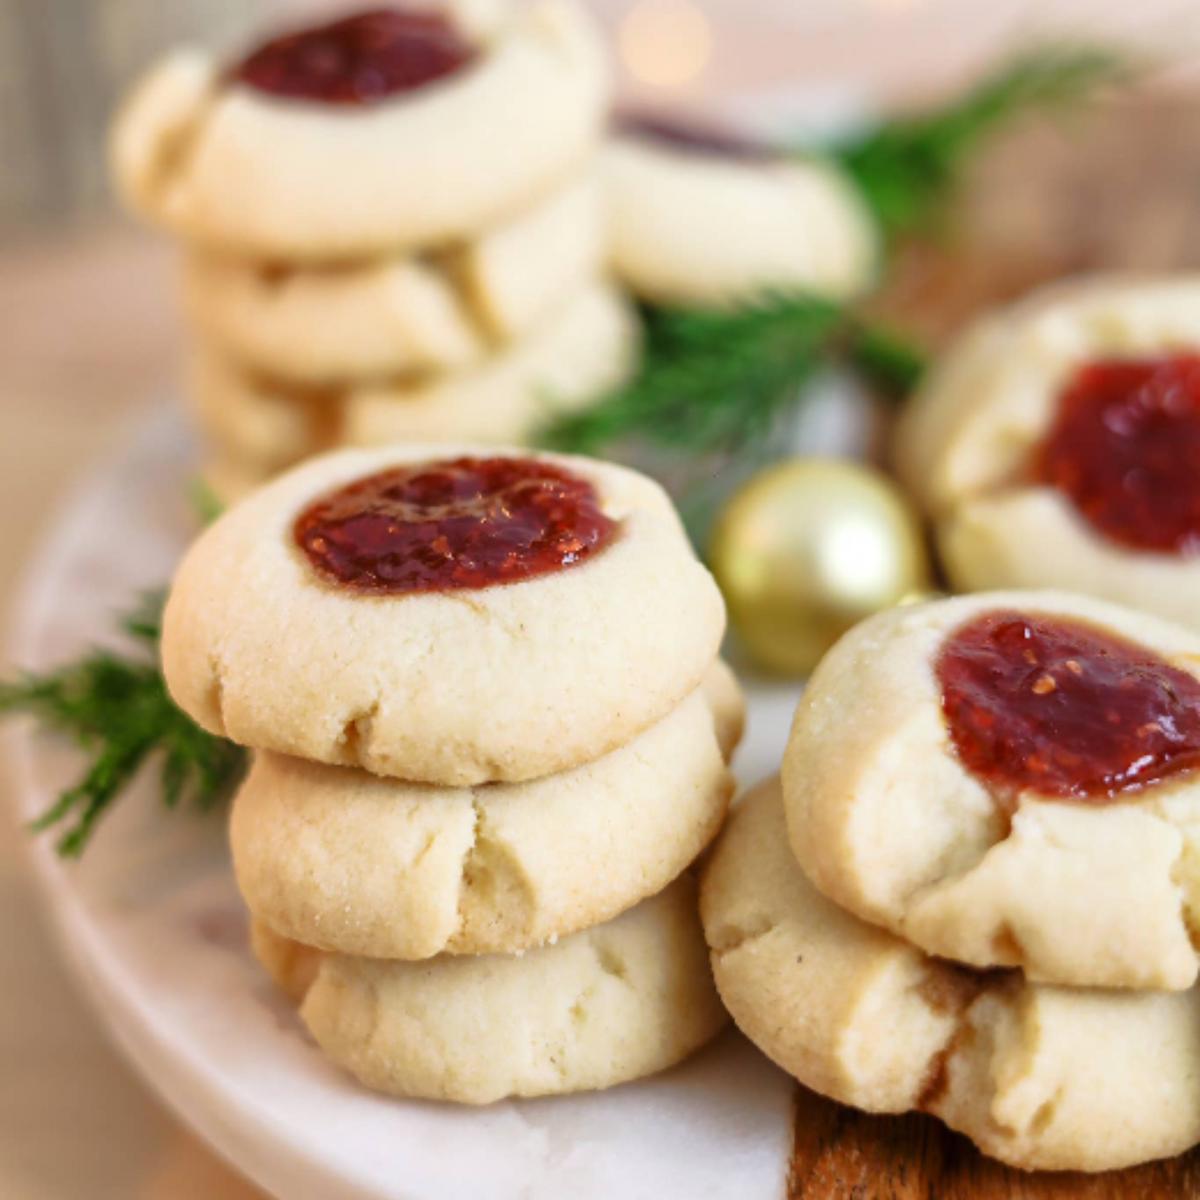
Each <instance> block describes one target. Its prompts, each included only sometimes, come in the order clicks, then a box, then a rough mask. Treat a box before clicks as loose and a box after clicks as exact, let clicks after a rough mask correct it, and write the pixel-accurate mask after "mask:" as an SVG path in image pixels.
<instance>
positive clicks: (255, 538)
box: [163, 446, 742, 1103]
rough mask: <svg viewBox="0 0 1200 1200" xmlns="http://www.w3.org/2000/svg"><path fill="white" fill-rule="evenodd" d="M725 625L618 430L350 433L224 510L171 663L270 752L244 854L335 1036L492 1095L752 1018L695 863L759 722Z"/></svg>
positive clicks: (604, 1076)
mask: <svg viewBox="0 0 1200 1200" xmlns="http://www.w3.org/2000/svg"><path fill="white" fill-rule="evenodd" d="M723 628H724V609H723V606H722V603H721V598H720V595H719V593H718V591H717V589H716V587H715V585H714V583H713V581H712V579H711V577H710V576H709V575H708V573H707V572H706V571H705V570H704V568H703V567H702V566H701V565H700V564H699V563H698V562H697V561H696V559H695V557H694V555H693V553H692V551H691V549H690V546H689V544H688V542H687V539H686V537H685V536H684V533H683V530H682V528H681V526H680V523H679V520H678V518H677V516H676V514H675V512H674V509H673V508H672V506H671V503H670V501H669V500H668V499H667V497H666V496H665V494H664V493H663V492H662V491H661V489H660V488H659V487H658V486H657V485H656V484H654V483H653V482H652V481H650V480H649V479H646V478H645V477H643V476H641V475H638V474H636V473H635V472H632V471H629V470H626V469H623V468H619V467H615V466H610V465H606V464H600V463H596V462H592V461H590V460H586V459H571V458H560V457H537V458H532V457H518V456H516V455H515V454H512V453H506V454H496V453H495V452H488V451H483V450H480V449H479V448H472V447H457V448H450V449H449V450H447V449H446V448H437V447H429V446H426V447H408V448H404V449H401V448H391V449H379V450H344V451H341V452H339V453H336V454H332V455H327V456H324V457H321V458H318V459H315V460H314V461H312V462H311V463H308V464H306V465H304V466H302V467H300V468H297V469H295V470H293V471H292V472H290V473H288V474H286V475H285V476H283V477H282V478H280V479H279V480H276V481H275V482H274V483H272V484H270V485H268V486H267V487H265V488H263V489H261V490H260V491H258V492H257V493H255V494H254V495H252V496H250V497H248V498H247V499H245V500H244V501H242V502H241V503H240V504H238V505H236V506H235V507H234V508H232V509H231V510H229V511H228V512H227V513H226V514H225V515H224V516H223V517H222V518H221V519H220V520H218V521H217V522H216V523H215V524H214V525H212V526H211V527H209V528H208V529H207V530H206V531H205V533H204V534H203V535H202V536H201V538H200V539H199V541H198V542H197V543H196V544H195V545H194V546H193V548H192V549H191V551H190V552H189V554H188V555H187V557H186V558H185V560H184V562H183V564H182V566H181V568H180V570H179V573H178V575H177V577H176V579H175V583H174V586H173V588H172V592H171V597H170V602H169V604H168V606H167V610H166V614H165V619H164V634H163V666H164V671H165V674H166V678H167V681H168V684H169V687H170V689H171V694H172V696H173V697H174V698H175V700H176V701H177V702H178V703H179V704H180V706H181V707H182V708H184V709H185V710H186V711H187V712H188V713H190V714H191V715H192V716H193V717H194V718H195V719H196V720H197V721H199V722H200V723H201V724H202V725H203V726H204V727H205V728H207V729H209V730H212V731H214V732H218V733H220V734H222V735H225V736H228V737H230V738H232V739H233V740H235V741H237V742H239V743H241V744H244V745H247V746H250V747H253V748H254V750H255V757H254V763H253V766H252V768H251V771H250V774H249V776H248V777H247V779H246V780H245V782H244V784H243V786H242V789H241V791H240V793H239V794H238V796H237V799H236V801H235V804H234V810H233V815H232V824H231V834H232V843H233V855H234V866H235V869H236V873H237V878H238V883H239V886H240V888H241V890H242V893H243V895H244V897H245V899H246V902H247V904H248V906H249V907H250V910H251V912H252V914H253V917H254V921H255V934H254V942H255V946H256V949H257V951H258V953H259V955H260V957H261V958H262V960H263V962H264V963H265V964H266V965H267V967H268V969H269V970H270V971H271V973H272V974H273V975H274V976H275V978H276V979H277V980H278V981H279V983H280V984H281V985H282V986H283V987H284V988H285V989H287V990H288V991H289V992H290V993H291V994H292V995H293V996H294V997H295V998H296V999H297V1001H299V1003H300V1012H301V1016H302V1018H303V1020H304V1022H305V1024H306V1025H307V1027H308V1028H309V1030H310V1031H311V1033H312V1035H313V1037H314V1038H315V1039H316V1041H317V1043H318V1044H319V1045H320V1046H321V1048H322V1049H323V1050H324V1051H325V1052H326V1053H327V1054H328V1055H329V1056H330V1058H332V1059H333V1060H334V1061H336V1062H338V1063H339V1064H341V1065H343V1066H344V1067H346V1068H347V1069H349V1070H350V1071H352V1072H353V1073H354V1074H355V1075H356V1076H358V1077H359V1078H360V1079H361V1080H362V1081H363V1082H365V1083H366V1084H368V1085H369V1086H371V1087H374V1088H377V1089H380V1090H383V1091H387V1092H392V1093H396V1094H401V1095H409V1096H423V1097H431V1098H437V1099H445V1100H454V1101H459V1102H464V1103H486V1102H489V1101H492V1100H496V1099H499V1098H501V1097H503V1096H509V1095H537V1094H543V1093H549V1092H562V1091H571V1090H575V1089H580V1088H598V1087H606V1086H609V1085H611V1084H615V1083H619V1082H622V1081H624V1080H628V1079H632V1078H636V1077H638V1076H642V1075H646V1074H649V1073H651V1072H654V1071H657V1070H660V1069H662V1068H664V1067H667V1066H669V1065H671V1064H673V1063H675V1062H677V1061H679V1060H680V1059H682V1058H683V1057H685V1056H686V1055H687V1054H689V1053H691V1052H692V1051H693V1050H695V1049H696V1048H697V1047H698V1046H700V1045H701V1044H703V1043H704V1042H705V1041H707V1040H708V1039H709V1038H710V1037H711V1036H712V1035H713V1034H714V1033H715V1032H716V1031H717V1030H718V1029H719V1028H720V1027H721V1026H722V1024H723V1022H724V1020H725V1015H724V1010H723V1009H722V1007H721V1005H720V1002H719V1000H718V998H717V995H716V992H715V989H714V987H713V984H712V978H711V972H710V968H709V965H708V956H707V952H706V947H705V945H704V939H703V934H702V931H701V929H700V925H699V919H698V915H697V913H696V898H695V883H694V880H693V878H692V876H691V875H690V874H689V872H688V868H689V866H690V864H691V863H693V861H694V860H695V859H696V857H697V856H698V855H699V854H700V853H701V851H702V850H703V849H704V848H705V846H706V845H707V844H708V842H709V841H710V839H711V838H712V837H714V836H715V834H716V832H717V830H718V828H719V826H720V825H721V822H722V820H723V818H724V815H725V811H726V807H727V804H728V801H729V796H730V793H731V788H732V785H731V778H730V775H729V772H728V769H727V765H726V761H727V758H728V756H729V754H730V753H731V751H732V748H733V745H734V743H736V741H737V738H738V736H739V734H740V726H741V715H742V711H741V705H742V701H741V696H740V693H739V690H738V688H737V684H736V682H735V681H734V680H733V678H732V676H731V675H730V674H729V672H728V670H727V668H725V667H724V666H723V664H721V663H720V661H719V660H718V659H717V658H716V654H717V650H718V647H719V644H720V639H721V635H722V632H723Z"/></svg>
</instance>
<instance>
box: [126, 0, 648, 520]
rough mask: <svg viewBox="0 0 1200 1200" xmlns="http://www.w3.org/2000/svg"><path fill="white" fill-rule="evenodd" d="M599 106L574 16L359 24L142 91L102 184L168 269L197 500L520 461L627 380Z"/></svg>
mask: <svg viewBox="0 0 1200 1200" xmlns="http://www.w3.org/2000/svg"><path fill="white" fill-rule="evenodd" d="M607 98H608V82H607V74H606V70H605V64H604V57H603V53H602V49H601V47H600V45H599V41H598V35H597V33H596V31H595V30H594V29H593V27H592V25H591V23H590V21H589V20H588V19H587V18H586V16H585V14H584V12H583V11H582V10H581V9H580V8H579V7H578V6H577V5H576V4H574V3H573V2H572V0H527V2H524V3H506V2H505V0H449V2H448V3H447V4H446V5H445V6H444V7H443V9H441V10H439V11H431V10H428V9H411V8H397V9H381V10H373V11H370V12H364V13H361V14H358V15H356V16H351V17H347V18H344V19H341V20H338V21H336V22H334V23H332V24H327V25H322V26H317V27H312V28H308V29H304V30H300V31H298V32H295V33H291V34H288V35H285V36H283V37H279V38H276V39H274V40H271V41H268V42H266V43H264V44H263V45H261V46H259V47H258V48H257V49H255V50H254V51H253V52H252V53H250V54H249V55H248V56H246V57H245V58H244V59H242V60H241V61H240V62H237V63H235V64H232V65H231V64H227V63H225V64H223V63H218V62H217V61H215V60H214V58H213V57H212V56H211V55H209V54H206V53H198V52H194V51H182V52H177V53H175V54H173V55H172V56H170V57H169V58H168V59H167V60H166V61H165V62H164V63H162V64H160V65H159V66H158V67H157V68H156V69H155V70H153V71H152V72H151V73H150V75H149V77H148V78H147V79H146V80H145V81H144V82H143V83H142V84H141V86H140V87H139V88H138V89H137V90H136V91H135V93H134V95H133V96H132V97H131V99H130V101H129V103H128V105H127V106H126V108H125V110H124V112H123V113H122V115H121V117H120V119H119V120H118V122H117V125H116V127H115V133H114V139H113V162H114V174H115V176H116V179H117V182H118V184H119V186H120V189H121V191H122V192H123V194H124V196H125V197H126V199H127V201H128V203H129V204H130V205H131V206H132V207H133V208H134V209H135V210H136V211H137V212H138V213H140V214H141V215H143V216H144V217H146V218H147V219H149V220H151V221H153V222H155V223H156V224H159V225H161V226H164V227H166V228H167V229H168V230H170V231H171V232H172V233H174V234H175V235H176V236H177V237H179V238H180V239H181V240H182V242H183V244H184V247H185V255H184V280H185V288H184V291H185V298H186V308H187V313H188V316H189V318H190V321H191V325H192V329H193V332H194V334H195V346H194V351H193V355H192V365H191V371H190V381H191V388H190V391H191V395H192V398H193V401H194V404H195V408H196V414H197V417H198V419H199V421H200V424H201V426H202V428H203V432H204V435H205V438H206V440H207V443H208V447H209V451H210V456H211V461H210V470H209V474H210V478H211V481H212V482H213V483H214V484H215V485H216V486H217V489H218V491H219V492H220V493H222V494H224V495H225V496H227V497H228V496H232V495H235V494H237V493H239V492H241V491H244V490H245V489H246V488H247V487H249V486H252V485H253V484H255V483H257V482H261V481H262V480H263V479H264V478H266V477H267V476H269V475H271V474H273V473H275V472H276V471H278V470H280V469H281V468H283V467H286V466H288V465H291V464H293V463H295V462H297V461H299V460H300V459H301V458H304V457H307V456H308V455H310V454H312V453H314V452H316V451H319V450H321V449H324V448H328V447H331V446H334V445H342V444H361V445H372V444H381V443H383V442H387V441H393V440H404V439H408V440H429V439H439V440H440V439H448V440H462V439H470V440H477V441H487V442H497V443H504V442H515V443H520V442H522V441H524V440H527V439H528V438H529V436H530V435H531V433H532V432H533V430H534V429H535V428H536V427H537V426H538V425H540V424H541V423H542V422H543V421H545V420H546V419H547V417H548V416H549V415H550V414H551V413H552V411H553V410H554V409H555V407H556V406H559V407H564V406H565V407H569V406H572V405H579V404H581V403H584V402H586V401H587V400H589V399H591V398H592V397H594V396H595V395H596V394H597V393H599V392H602V391H604V390H606V389H607V388H609V387H610V386H612V385H613V384H615V383H616V382H618V381H619V380H620V379H621V378H623V377H624V375H625V373H626V372H627V371H628V370H629V369H630V366H631V363H632V360H633V356H634V352H635V349H636V340H637V339H636V329H637V327H636V322H635V320H634V318H633V316H632V314H631V312H630V310H629V307H628V306H627V304H626V303H625V302H624V301H623V299H622V298H621V296H620V294H619V293H618V292H617V291H616V290H615V289H614V288H613V287H612V286H611V285H610V283H608V282H607V280H606V279H605V276H604V258H605V250H606V236H605V223H604V220H603V213H602V209H603V204H602V199H601V196H600V192H599V181H598V178H597V175H596V171H595V166H594V159H595V153H596V150H597V147H598V144H599V141H600V138H601V136H602V132H603V126H604V121H605V115H606V106H607Z"/></svg>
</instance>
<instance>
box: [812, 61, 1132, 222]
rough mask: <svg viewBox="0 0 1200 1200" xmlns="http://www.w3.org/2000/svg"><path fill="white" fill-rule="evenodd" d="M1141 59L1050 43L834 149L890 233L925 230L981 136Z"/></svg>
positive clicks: (1103, 83) (1072, 101)
mask: <svg viewBox="0 0 1200 1200" xmlns="http://www.w3.org/2000/svg"><path fill="white" fill-rule="evenodd" d="M1140 68H1141V64H1139V63H1136V62H1134V61H1133V60H1132V59H1130V58H1129V57H1128V56H1127V55H1125V54H1124V53H1121V52H1119V51H1116V50H1113V49H1108V48H1106V47H1103V46H1086V45H1070V44H1064V45H1047V46H1041V47H1037V48H1035V49H1033V50H1028V51H1026V52H1024V53H1022V54H1019V55H1017V56H1016V57H1015V58H1014V59H1013V60H1011V61H1010V62H1008V63H1007V64H1005V65H1004V66H1002V67H1000V68H999V69H997V70H996V71H995V72H993V73H992V74H991V75H989V76H987V77H986V78H985V79H984V80H983V81H982V82H981V83H979V84H978V85H977V86H976V87H974V88H973V89H972V90H971V91H969V92H968V93H967V94H966V95H965V96H964V97H963V98H962V99H960V100H957V101H955V102H953V103H951V104H949V105H947V106H946V107H945V108H941V109H936V110H934V111H933V112H928V113H918V114H915V115H912V116H903V117H898V118H895V119H893V120H890V121H887V122H885V123H884V124H883V125H881V126H879V127H878V128H877V129H875V130H873V131H872V132H870V133H868V134H867V135H866V136H865V137H862V138H860V139H859V140H857V141H853V142H851V143H849V144H847V145H845V146H842V147H840V148H835V149H834V151H833V156H834V158H835V159H836V160H837V161H838V162H839V163H840V164H841V166H842V167H843V169H845V170H846V171H847V172H848V173H849V175H850V176H851V177H852V178H853V179H854V180H855V182H856V183H857V184H858V187H859V189H860V191H861V192H862V194H863V196H864V197H865V199H866V201H867V203H868V204H869V205H870V207H871V209H872V211H873V212H874V214H875V218H876V220H877V221H878V222H879V225H880V227H881V228H882V229H883V231H884V233H885V235H886V236H887V237H888V238H889V239H894V238H896V237H898V236H901V235H904V234H908V233H914V232H920V231H923V230H927V229H928V228H929V226H930V225H931V224H932V222H933V219H934V218H935V217H936V215H937V212H938V210H939V209H940V208H941V207H942V206H943V205H944V204H945V202H946V201H947V199H948V198H949V197H950V195H951V194H952V192H953V190H954V188H955V186H956V185H957V183H958V182H959V179H960V177H961V175H962V172H963V169H964V168H965V166H966V164H967V162H968V161H969V160H970V158H971V157H972V155H973V154H974V153H975V152H976V151H977V150H978V149H979V147H980V145H981V143H982V142H983V141H984V140H985V139H987V138H989V137H991V136H993V135H994V134H996V133H998V132H1000V131H1001V130H1003V129H1005V128H1006V127H1008V126H1011V125H1013V124H1015V123H1016V122H1017V121H1018V120H1020V119H1021V118H1023V117H1027V116H1029V115H1031V114H1033V113H1036V112H1040V111H1053V110H1056V109H1063V108H1066V107H1069V106H1071V105H1077V104H1080V103H1083V102H1085V101H1087V100H1090V99H1092V98H1093V97H1094V96H1095V95H1096V94H1097V93H1098V92H1100V91H1102V90H1103V89H1104V88H1106V87H1110V86H1112V85H1115V84H1121V83H1126V82H1128V81H1129V80H1130V79H1132V78H1133V77H1135V76H1136V75H1137V74H1138V73H1140Z"/></svg>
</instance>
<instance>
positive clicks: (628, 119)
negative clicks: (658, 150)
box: [617, 113, 779, 162]
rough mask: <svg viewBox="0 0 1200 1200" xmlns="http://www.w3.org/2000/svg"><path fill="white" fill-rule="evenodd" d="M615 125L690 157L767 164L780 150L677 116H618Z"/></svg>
mask: <svg viewBox="0 0 1200 1200" xmlns="http://www.w3.org/2000/svg"><path fill="white" fill-rule="evenodd" d="M617 124H618V128H619V129H620V131H621V132H622V133H627V134H629V135H631V136H633V137H637V138H644V139H645V140H647V141H651V142H658V143H660V144H661V145H664V146H668V147H671V148H674V149H677V150H684V151H687V152H689V153H692V154H706V155H710V156H712V157H713V158H729V159H736V160H740V161H742V162H770V161H771V160H772V159H776V158H778V157H779V151H778V150H777V149H776V148H775V147H774V146H771V145H770V144H768V143H767V142H761V141H756V140H755V139H754V138H750V137H746V136H745V135H743V134H738V133H733V132H731V131H730V130H727V129H718V128H715V127H713V126H705V125H699V124H693V123H692V122H690V121H682V120H680V119H679V118H677V117H666V116H652V115H650V114H648V113H636V114H628V115H626V116H623V117H621V118H620V120H619V121H618V123H617Z"/></svg>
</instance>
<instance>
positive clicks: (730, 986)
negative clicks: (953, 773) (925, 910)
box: [701, 780, 1200, 1171]
mask: <svg viewBox="0 0 1200 1200" xmlns="http://www.w3.org/2000/svg"><path fill="white" fill-rule="evenodd" d="M701 912H702V916H703V920H704V925H705V931H706V936H707V938H708V941H709V945H710V947H711V950H712V960H713V970H714V973H715V976H716V980H717V987H718V989H719V991H720V993H721V996H722V998H723V1000H724V1001H725V1004H726V1005H727V1006H728V1008H729V1010H730V1012H731V1013H732V1015H733V1018H734V1021H735V1022H736V1023H737V1025H738V1026H739V1027H740V1028H741V1029H742V1031H743V1032H744V1033H745V1034H746V1035H747V1036H748V1037H749V1038H750V1039H751V1040H752V1041H754V1042H755V1043H756V1044H757V1045H758V1046H759V1047H760V1048H761V1049H762V1050H763V1051H764V1052H765V1053H766V1054H768V1055H769V1056H770V1057H771V1058H772V1059H774V1061H775V1062H777V1063H778V1064H779V1065H780V1066H781V1067H783V1068H784V1069H785V1070H786V1071H788V1072H790V1073H791V1074H793V1075H795V1076H796V1078H798V1079H799V1080H800V1081H801V1082H802V1083H804V1084H805V1085H807V1086H808V1087H811V1088H813V1089H814V1090H815V1091H818V1092H821V1093H823V1094H824V1095H827V1096H829V1097H831V1098H833V1099H835V1100H840V1101H842V1102H843V1103H846V1104H852V1105H855V1106H856V1107H858V1108H864V1109H867V1110H869V1111H874V1112H904V1111H907V1110H909V1109H922V1110H924V1111H927V1112H930V1113H933V1114H934V1115H936V1116H938V1117H940V1118H941V1119H942V1120H944V1121H945V1122H946V1123H947V1124H948V1125H949V1126H951V1127H952V1128H954V1129H957V1130H959V1131H960V1132H962V1133H965V1134H966V1135H967V1136H968V1137H970V1138H971V1139H972V1140H973V1141H974V1142H975V1143H976V1144H977V1145H978V1146H979V1148H980V1149H981V1150H983V1151H984V1153H986V1154H989V1155H992V1156H993V1157H995V1158H999V1159H1001V1160H1003V1161H1004V1162H1007V1163H1010V1164H1012V1165H1014V1166H1018V1167H1022V1168H1024V1169H1027V1170H1082V1171H1104V1170H1110V1169H1114V1168H1117V1167H1123V1166H1129V1165H1132V1164H1134V1163H1138V1162H1145V1161H1148V1160H1151V1159H1155V1158H1164V1157H1167V1156H1169V1155H1173V1154H1179V1153H1181V1152H1182V1151H1184V1150H1186V1149H1188V1148H1189V1147H1190V1146H1192V1145H1195V1144H1196V1143H1197V1142H1200V1092H1197V1089H1196V1086H1195V1078H1196V1063H1197V1061H1198V1056H1200V995H1198V993H1197V991H1196V990H1195V989H1192V990H1190V991H1186V992H1123V991H1105V990H1099V989H1070V988H1056V987H1049V986H1045V985H1041V986H1038V985H1033V984H1028V983H1025V982H1023V981H1022V978H1021V976H1020V975H1019V974H1018V973H1016V972H998V973H997V972H993V973H978V972H969V971H966V970H963V969H961V968H959V967H956V966H954V965H952V964H950V963H947V962H945V961H943V960H939V959H934V958H929V957H926V956H925V955H923V954H921V953H920V952H919V951H918V950H916V949H915V948H914V947H913V946H911V945H910V944H908V943H906V942H904V941H902V940H901V939H899V938H897V937H895V936H894V935H892V934H890V933H887V932H885V931H883V930H881V929H878V928H876V927H874V926H872V925H868V924H866V923H865V922H863V921H860V920H858V919H857V918H855V917H853V916H851V915H850V914H849V913H847V912H845V911H844V910H843V909H840V908H838V907H837V905H835V904H834V903H833V902H832V901H830V900H828V899H827V898H826V897H824V896H822V895H821V893H820V892H818V891H817V889H816V888H814V887H813V886H812V884H811V883H809V882H808V880H807V879H806V878H805V875H804V873H803V872H802V871H801V870H800V868H799V866H798V865H797V864H796V862H795V859H794V858H793V857H792V855H791V854H790V852H789V849H788V841H787V830H786V828H785V825H784V816H783V808H782V803H781V794H780V789H779V785H778V782H777V781H774V780H772V781H768V782H767V783H765V784H763V785H760V787H758V788H756V789H755V790H754V791H752V792H751V793H750V794H749V795H748V796H747V797H746V798H745V800H744V801H742V802H740V803H739V804H738V805H736V806H735V808H734V811H733V814H732V816H731V817H730V820H729V822H728V824H727V825H726V828H725V831H724V832H723V833H722V835H721V837H720V839H719V840H718V842H717V845H716V847H715V848H714V850H713V852H712V855H711V857H710V859H709V861H708V864H707V866H706V869H705V872H704V879H703V884H702V894H701Z"/></svg>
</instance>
